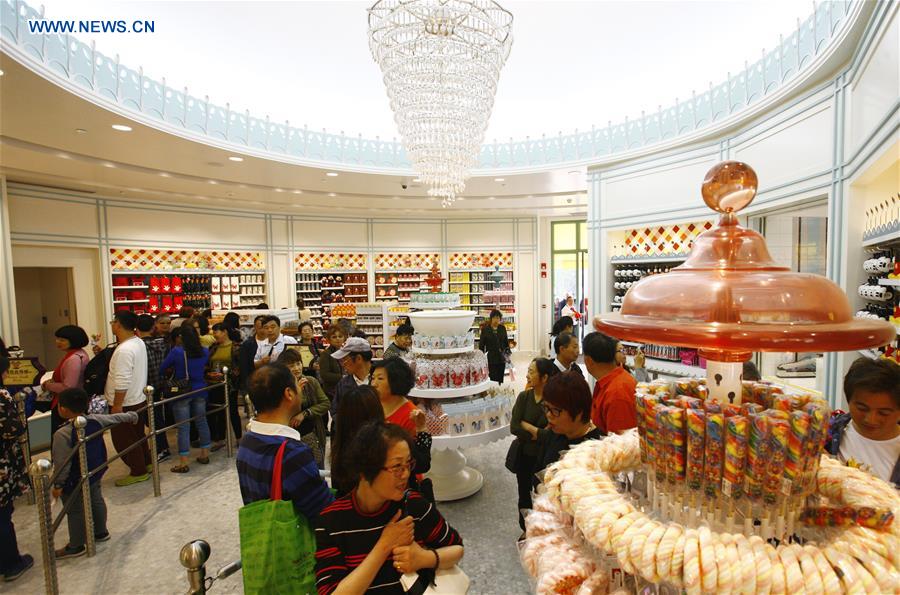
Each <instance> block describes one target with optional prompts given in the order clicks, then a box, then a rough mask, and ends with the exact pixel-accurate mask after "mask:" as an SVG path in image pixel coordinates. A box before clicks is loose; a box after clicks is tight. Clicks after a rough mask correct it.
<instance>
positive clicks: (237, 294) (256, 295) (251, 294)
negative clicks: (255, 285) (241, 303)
mask: <svg viewBox="0 0 900 595" xmlns="http://www.w3.org/2000/svg"><path fill="white" fill-rule="evenodd" d="M232 295H236V296H238V297H266V294H264V293H236V294H232Z"/></svg>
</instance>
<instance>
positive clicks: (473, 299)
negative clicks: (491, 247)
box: [447, 252, 518, 348]
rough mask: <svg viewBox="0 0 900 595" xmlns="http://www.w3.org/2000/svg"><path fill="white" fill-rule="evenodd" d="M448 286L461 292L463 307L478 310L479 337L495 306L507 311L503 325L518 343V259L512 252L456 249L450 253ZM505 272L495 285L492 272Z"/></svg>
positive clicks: (512, 342)
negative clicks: (515, 260)
mask: <svg viewBox="0 0 900 595" xmlns="http://www.w3.org/2000/svg"><path fill="white" fill-rule="evenodd" d="M449 263H450V267H449V273H448V281H447V283H448V287H449V291H450V292H451V293H458V294H459V299H460V308H462V309H464V310H474V311H475V320H474V321H473V323H472V328H471V330H473V331H474V332H475V340H476V341H477V340H478V335H479V334H480V331H481V325H482V324H483V323H484V322H486V321H487V320H488V318H489V317H490V313H491V310H493V309H495V308H496V309H497V310H500V312H501V313H502V314H503V325H504V326H505V327H506V334H507V336H508V337H509V339H510V346H511V347H513V348H515V346H516V345H517V343H518V331H517V329H518V320H517V307H516V291H515V287H516V285H515V272H514V267H513V264H514V259H513V254H512V253H511V252H453V253H451V254H450V255H449ZM498 272H499V273H500V274H501V275H502V280H501V281H500V283H499V285H495V284H494V281H493V279H492V278H491V275H493V274H495V273H498Z"/></svg>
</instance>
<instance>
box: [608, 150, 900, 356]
mask: <svg viewBox="0 0 900 595" xmlns="http://www.w3.org/2000/svg"><path fill="white" fill-rule="evenodd" d="M756 188H757V177H756V172H754V171H753V169H752V168H751V167H750V166H749V165H747V164H745V163H741V162H738V161H725V162H722V163H719V164H718V165H716V166H715V167H713V168H712V169H711V170H709V172H708V173H707V174H706V179H705V180H704V181H703V189H702V192H703V200H704V201H705V202H706V204H707V205H708V206H709V207H710V208H712V209H713V210H715V211H717V212H719V213H722V216H721V218H720V219H719V224H718V226H717V227H715V228H713V229H711V230H709V231H707V232H705V233H704V234H702V235H701V236H699V237H698V238H697V239H696V240H694V245H693V247H692V249H691V254H690V256H689V257H688V259H687V261H686V262H685V263H684V264H682V265H681V266H679V267H676V268H675V269H673V270H671V271H670V272H668V273H665V274H662V275H653V276H650V277H646V278H644V279H642V280H640V281H639V282H637V283H636V284H635V285H634V286H632V288H631V289H630V290H629V291H628V293H626V294H625V299H624V301H623V304H622V311H621V313H618V314H601V315H600V316H598V317H597V319H596V321H595V326H596V327H597V328H598V330H601V331H602V332H605V333H607V334H609V335H612V336H614V337H617V338H620V339H630V340H633V341H644V342H649V343H656V344H663V345H677V346H684V347H699V348H700V351H701V355H702V356H703V357H706V358H707V359H711V360H715V361H721V362H736V361H744V360H746V359H748V358H749V356H750V353H751V352H753V351H781V352H810V351H850V350H855V349H865V348H870V347H878V346H881V345H885V344H886V343H888V342H890V341H891V340H892V339H893V338H894V336H895V335H896V330H895V329H894V327H893V326H892V325H891V324H889V323H887V322H881V321H877V320H864V319H854V318H853V314H852V312H853V311H852V310H851V308H850V303H849V301H848V300H847V296H846V295H845V294H844V292H843V291H842V290H841V288H840V287H838V286H837V285H836V284H835V283H833V282H832V281H830V280H828V279H826V278H825V277H821V276H819V275H812V274H808V273H796V272H793V271H791V270H790V269H789V268H787V267H783V266H779V265H777V264H776V263H775V262H774V261H773V260H772V257H771V256H770V255H769V250H768V248H767V247H766V242H765V239H763V237H762V236H761V235H760V234H758V233H757V232H755V231H753V230H750V229H746V228H744V227H741V226H740V225H738V220H737V216H736V213H737V212H738V211H740V210H741V209H744V208H745V207H747V206H748V205H749V204H750V203H751V202H752V201H753V198H754V197H755V196H756Z"/></svg>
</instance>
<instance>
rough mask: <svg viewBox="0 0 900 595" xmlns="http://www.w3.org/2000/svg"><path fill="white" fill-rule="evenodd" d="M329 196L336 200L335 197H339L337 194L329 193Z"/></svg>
mask: <svg viewBox="0 0 900 595" xmlns="http://www.w3.org/2000/svg"><path fill="white" fill-rule="evenodd" d="M328 196H330V197H332V198H334V197H335V196H337V194H335V193H334V192H329V193H328Z"/></svg>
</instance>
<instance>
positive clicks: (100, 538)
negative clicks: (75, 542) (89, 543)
mask: <svg viewBox="0 0 900 595" xmlns="http://www.w3.org/2000/svg"><path fill="white" fill-rule="evenodd" d="M94 541H96V542H97V543H100V542H101V541H109V531H107V532H106V533H101V534H100V535H94Z"/></svg>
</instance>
